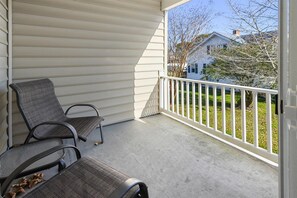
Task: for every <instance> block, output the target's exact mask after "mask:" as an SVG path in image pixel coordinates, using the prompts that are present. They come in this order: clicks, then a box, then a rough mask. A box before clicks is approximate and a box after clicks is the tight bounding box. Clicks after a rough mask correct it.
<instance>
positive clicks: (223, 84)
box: [160, 76, 278, 94]
mask: <svg viewBox="0 0 297 198" xmlns="http://www.w3.org/2000/svg"><path fill="white" fill-rule="evenodd" d="M160 78H167V79H172V80H180V81H185V82H194V83H201V84H206V85H212V86H217V87H225V88H226V87H227V88H235V89H241V90H246V91H254V92H261V93H268V94H278V91H277V90H273V89H263V88H257V87H247V86H241V85H231V84H226V83H217V82H210V81H203V80H193V79H187V78H177V77H171V76H160Z"/></svg>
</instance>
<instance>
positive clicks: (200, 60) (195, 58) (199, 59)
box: [187, 36, 231, 83]
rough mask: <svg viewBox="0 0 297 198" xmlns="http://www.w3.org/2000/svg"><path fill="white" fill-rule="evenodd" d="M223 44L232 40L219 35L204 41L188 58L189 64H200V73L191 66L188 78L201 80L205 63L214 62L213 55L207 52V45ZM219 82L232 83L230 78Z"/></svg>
mask: <svg viewBox="0 0 297 198" xmlns="http://www.w3.org/2000/svg"><path fill="white" fill-rule="evenodd" d="M223 44H227V45H229V44H230V40H227V39H223V38H221V37H218V36H214V37H213V38H211V39H209V40H208V41H207V42H206V43H204V44H203V45H202V46H200V48H199V49H197V50H196V51H195V52H193V53H192V54H191V55H190V56H189V58H188V64H190V65H191V64H195V63H196V64H198V73H197V74H196V73H193V72H192V67H191V72H190V73H189V72H188V70H187V78H189V79H195V80H200V79H202V78H203V77H204V75H203V74H202V70H203V64H206V65H208V64H210V63H212V62H213V57H212V56H211V54H207V46H208V45H214V46H218V45H223ZM219 82H222V83H230V82H231V81H230V80H220V81H219Z"/></svg>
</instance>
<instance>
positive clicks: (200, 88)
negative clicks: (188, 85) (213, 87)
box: [198, 83, 203, 125]
mask: <svg viewBox="0 0 297 198" xmlns="http://www.w3.org/2000/svg"><path fill="white" fill-rule="evenodd" d="M198 89H199V90H198V91H199V124H201V125H202V124H203V123H202V86H201V83H199V84H198Z"/></svg>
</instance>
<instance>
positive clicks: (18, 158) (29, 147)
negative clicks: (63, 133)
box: [0, 139, 66, 186]
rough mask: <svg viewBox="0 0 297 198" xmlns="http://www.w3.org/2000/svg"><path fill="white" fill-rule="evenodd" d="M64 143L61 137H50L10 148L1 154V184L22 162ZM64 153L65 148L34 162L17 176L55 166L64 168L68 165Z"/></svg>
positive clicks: (60, 168)
mask: <svg viewBox="0 0 297 198" xmlns="http://www.w3.org/2000/svg"><path fill="white" fill-rule="evenodd" d="M62 144H63V142H62V140H61V139H48V140H42V141H35V142H30V143H28V144H23V145H17V146H13V147H11V148H9V149H8V150H7V151H5V152H4V153H2V154H1V155H0V186H1V185H2V184H3V182H4V181H5V179H6V178H7V177H8V176H9V175H10V174H11V173H12V172H13V171H14V170H15V169H16V168H17V167H18V166H19V165H20V164H22V163H24V162H25V161H27V160H28V159H30V158H32V157H34V156H35V155H37V154H39V153H41V152H43V151H46V150H48V149H51V148H53V147H55V146H59V145H62ZM64 155H65V153H64V151H63V150H61V151H60V152H56V153H53V154H51V155H49V156H47V157H46V158H44V159H43V160H40V161H38V162H37V163H34V164H32V165H31V166H30V167H28V168H27V169H25V170H24V171H22V172H20V173H19V175H17V176H16V177H17V178H19V177H23V176H26V175H30V174H32V173H35V172H38V171H42V170H45V169H48V168H52V167H54V166H59V170H62V169H64V168H65V167H66V164H65V162H64Z"/></svg>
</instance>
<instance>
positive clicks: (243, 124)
mask: <svg viewBox="0 0 297 198" xmlns="http://www.w3.org/2000/svg"><path fill="white" fill-rule="evenodd" d="M241 133H242V141H243V142H246V104H245V90H241Z"/></svg>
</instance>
